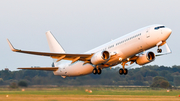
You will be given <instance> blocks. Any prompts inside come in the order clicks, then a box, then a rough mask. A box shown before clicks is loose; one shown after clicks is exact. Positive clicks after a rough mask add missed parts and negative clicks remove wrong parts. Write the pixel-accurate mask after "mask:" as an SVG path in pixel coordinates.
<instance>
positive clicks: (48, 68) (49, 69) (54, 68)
mask: <svg viewBox="0 0 180 101" xmlns="http://www.w3.org/2000/svg"><path fill="white" fill-rule="evenodd" d="M58 68H59V67H27V68H17V69H29V70H47V71H56V70H58Z"/></svg>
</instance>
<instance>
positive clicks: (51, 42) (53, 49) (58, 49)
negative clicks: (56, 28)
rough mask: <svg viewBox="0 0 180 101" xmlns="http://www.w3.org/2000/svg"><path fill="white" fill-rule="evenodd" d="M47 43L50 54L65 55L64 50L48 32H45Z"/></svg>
mask: <svg viewBox="0 0 180 101" xmlns="http://www.w3.org/2000/svg"><path fill="white" fill-rule="evenodd" d="M46 37H47V41H48V44H49V48H50V51H51V52H55V53H65V51H64V49H63V48H62V47H61V45H60V44H59V43H58V41H57V40H56V39H55V37H54V36H53V35H52V34H51V32H50V31H47V32H46Z"/></svg>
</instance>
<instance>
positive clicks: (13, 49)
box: [7, 39, 18, 52]
mask: <svg viewBox="0 0 180 101" xmlns="http://www.w3.org/2000/svg"><path fill="white" fill-rule="evenodd" d="M7 42H8V44H9V47H10V49H11V50H12V51H13V52H16V51H18V50H17V49H15V48H14V47H13V45H12V44H11V42H10V41H9V39H7Z"/></svg>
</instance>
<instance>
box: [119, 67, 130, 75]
mask: <svg viewBox="0 0 180 101" xmlns="http://www.w3.org/2000/svg"><path fill="white" fill-rule="evenodd" d="M127 73H128V70H127V69H124V70H123V69H122V68H121V69H119V74H120V75H122V74H124V75H126V74H127Z"/></svg>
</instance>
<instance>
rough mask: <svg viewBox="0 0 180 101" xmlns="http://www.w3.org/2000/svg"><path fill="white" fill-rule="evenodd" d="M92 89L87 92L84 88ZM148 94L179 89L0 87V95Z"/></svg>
mask: <svg viewBox="0 0 180 101" xmlns="http://www.w3.org/2000/svg"><path fill="white" fill-rule="evenodd" d="M86 89H89V90H92V93H88V92H86V91H85V90H86ZM7 94H8V95H148V96H177V95H180V90H172V91H170V92H166V89H159V90H152V89H149V88H120V87H60V88H26V89H25V91H21V88H18V89H8V88H7V89H0V95H7Z"/></svg>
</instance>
